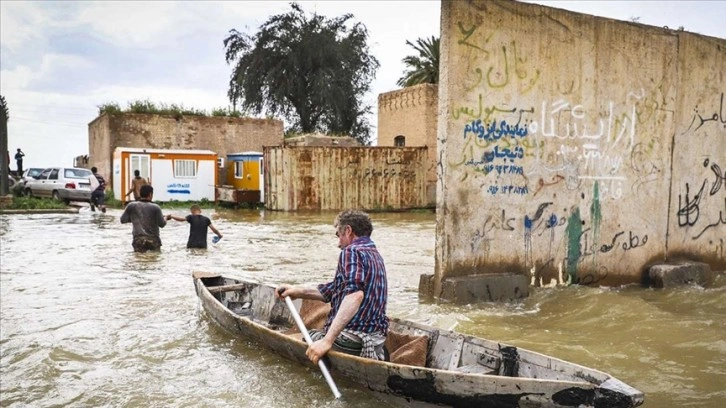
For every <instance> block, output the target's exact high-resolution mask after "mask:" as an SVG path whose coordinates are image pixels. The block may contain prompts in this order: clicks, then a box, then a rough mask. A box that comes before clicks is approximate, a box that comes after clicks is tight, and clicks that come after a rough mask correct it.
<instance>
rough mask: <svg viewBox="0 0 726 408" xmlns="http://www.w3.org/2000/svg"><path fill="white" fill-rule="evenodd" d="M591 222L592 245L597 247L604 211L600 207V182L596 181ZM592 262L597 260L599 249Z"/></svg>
mask: <svg viewBox="0 0 726 408" xmlns="http://www.w3.org/2000/svg"><path fill="white" fill-rule="evenodd" d="M590 222H591V223H592V245H593V246H594V247H596V248H597V245H598V243H599V242H600V222H602V211H601V209H600V184H599V182H598V181H595V186H594V187H593V189H592V205H590ZM593 252H594V254H595V256H593V257H592V263H593V264H594V263H596V262H597V251H593Z"/></svg>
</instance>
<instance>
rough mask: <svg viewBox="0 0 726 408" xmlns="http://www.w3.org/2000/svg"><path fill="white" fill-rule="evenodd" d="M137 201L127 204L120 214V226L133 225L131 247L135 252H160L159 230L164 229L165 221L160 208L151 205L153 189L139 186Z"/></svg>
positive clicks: (148, 186)
mask: <svg viewBox="0 0 726 408" xmlns="http://www.w3.org/2000/svg"><path fill="white" fill-rule="evenodd" d="M140 194H141V197H140V198H139V201H134V202H131V203H129V205H127V206H126V208H125V209H124V213H123V214H121V224H126V223H128V222H130V223H132V224H133V229H132V232H131V233H132V235H133V240H132V241H131V245H132V246H133V247H134V251H135V252H146V251H159V250H161V237H160V236H159V228H164V226H165V225H166V219H165V217H164V214H162V212H161V208H160V207H159V206H158V205H156V204H154V203H152V202H151V200H152V199H153V198H154V188H153V187H151V186H150V185H148V184H147V185H145V186H141V192H140Z"/></svg>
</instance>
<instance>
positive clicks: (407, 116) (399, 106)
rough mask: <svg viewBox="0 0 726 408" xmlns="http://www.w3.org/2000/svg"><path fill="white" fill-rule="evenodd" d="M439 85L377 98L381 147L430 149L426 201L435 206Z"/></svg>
mask: <svg viewBox="0 0 726 408" xmlns="http://www.w3.org/2000/svg"><path fill="white" fill-rule="evenodd" d="M438 98H439V93H438V85H434V84H421V85H416V86H411V87H408V88H403V89H399V90H396V91H391V92H386V93H382V94H380V95H378V146H401V147H403V146H406V147H416V146H427V147H428V164H427V166H426V197H427V201H428V204H429V205H431V206H434V205H436V161H437V155H436V151H437V149H436V143H437V142H436V134H437V124H438V106H439V105H438Z"/></svg>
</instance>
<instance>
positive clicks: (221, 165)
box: [217, 157, 224, 169]
mask: <svg viewBox="0 0 726 408" xmlns="http://www.w3.org/2000/svg"><path fill="white" fill-rule="evenodd" d="M217 167H219V168H220V169H223V168H224V157H217Z"/></svg>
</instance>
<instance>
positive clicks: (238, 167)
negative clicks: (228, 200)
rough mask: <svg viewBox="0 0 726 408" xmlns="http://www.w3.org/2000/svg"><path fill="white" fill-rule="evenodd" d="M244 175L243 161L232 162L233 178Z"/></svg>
mask: <svg viewBox="0 0 726 408" xmlns="http://www.w3.org/2000/svg"><path fill="white" fill-rule="evenodd" d="M244 175H245V169H244V165H243V162H241V161H238V162H234V178H243V177H244Z"/></svg>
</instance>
